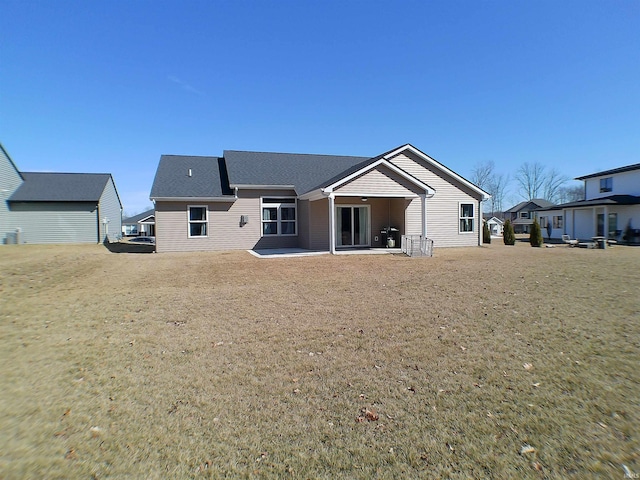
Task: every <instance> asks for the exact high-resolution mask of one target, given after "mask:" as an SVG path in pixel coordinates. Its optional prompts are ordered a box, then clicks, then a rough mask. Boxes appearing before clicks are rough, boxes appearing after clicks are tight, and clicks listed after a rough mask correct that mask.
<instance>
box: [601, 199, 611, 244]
mask: <svg viewBox="0 0 640 480" xmlns="http://www.w3.org/2000/svg"><path fill="white" fill-rule="evenodd" d="M603 230H604V231H603V232H602V236H603V237H604V238H605V245H606V244H607V239H608V238H609V209H608V208H607V206H606V205H605V206H604V229H603Z"/></svg>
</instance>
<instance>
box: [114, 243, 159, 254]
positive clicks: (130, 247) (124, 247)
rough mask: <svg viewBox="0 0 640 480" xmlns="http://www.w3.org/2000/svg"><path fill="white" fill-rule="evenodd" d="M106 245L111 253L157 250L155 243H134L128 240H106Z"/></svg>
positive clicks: (151, 251)
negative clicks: (127, 241)
mask: <svg viewBox="0 0 640 480" xmlns="http://www.w3.org/2000/svg"><path fill="white" fill-rule="evenodd" d="M104 246H105V248H106V249H107V250H109V251H110V252H111V253H154V252H155V250H156V247H155V245H134V244H132V243H126V242H115V243H109V242H104Z"/></svg>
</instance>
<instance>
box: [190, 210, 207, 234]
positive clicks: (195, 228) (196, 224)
mask: <svg viewBox="0 0 640 480" xmlns="http://www.w3.org/2000/svg"><path fill="white" fill-rule="evenodd" d="M187 222H188V228H189V230H188V233H189V238H198V237H206V236H208V235H209V210H208V208H207V206H206V205H189V206H188V207H187Z"/></svg>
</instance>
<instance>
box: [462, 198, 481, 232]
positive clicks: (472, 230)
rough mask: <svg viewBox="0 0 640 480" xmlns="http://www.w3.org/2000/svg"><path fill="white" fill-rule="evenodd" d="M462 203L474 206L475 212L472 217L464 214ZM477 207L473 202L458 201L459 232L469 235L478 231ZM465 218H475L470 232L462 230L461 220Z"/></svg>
mask: <svg viewBox="0 0 640 480" xmlns="http://www.w3.org/2000/svg"><path fill="white" fill-rule="evenodd" d="M462 205H471V206H472V207H473V213H472V215H471V216H470V217H463V216H462ZM476 208H477V205H476V204H475V203H473V202H458V233H459V234H460V235H469V234H473V233H476V225H475V224H476ZM465 219H471V220H473V224H472V228H471V230H470V231H468V232H466V231H462V230H460V220H465Z"/></svg>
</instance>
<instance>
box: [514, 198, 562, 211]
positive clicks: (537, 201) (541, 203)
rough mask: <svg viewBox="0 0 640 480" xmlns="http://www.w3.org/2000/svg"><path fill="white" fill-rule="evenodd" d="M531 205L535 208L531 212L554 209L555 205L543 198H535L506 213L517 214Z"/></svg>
mask: <svg viewBox="0 0 640 480" xmlns="http://www.w3.org/2000/svg"><path fill="white" fill-rule="evenodd" d="M529 204H532V205H533V208H530V209H529V210H535V209H537V208H549V207H553V206H554V205H555V203H552V202H549V201H547V200H545V199H543V198H534V199H532V200H525V201H524V202H520V203H519V204H517V205H515V206H513V207H511V208H510V209H509V210H505V213H516V212H519V211H520V210H523V209H524V208H525V207H527V206H529Z"/></svg>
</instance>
